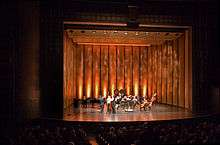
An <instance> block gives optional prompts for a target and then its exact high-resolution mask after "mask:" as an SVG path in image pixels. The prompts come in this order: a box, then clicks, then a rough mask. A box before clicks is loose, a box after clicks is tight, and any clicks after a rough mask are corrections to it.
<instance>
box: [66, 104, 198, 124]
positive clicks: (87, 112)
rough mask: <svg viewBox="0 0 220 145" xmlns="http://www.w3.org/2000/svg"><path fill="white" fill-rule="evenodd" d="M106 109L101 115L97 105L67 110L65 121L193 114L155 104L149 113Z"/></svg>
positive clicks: (190, 115) (121, 119) (180, 116)
mask: <svg viewBox="0 0 220 145" xmlns="http://www.w3.org/2000/svg"><path fill="white" fill-rule="evenodd" d="M106 112H107V111H106V107H105V109H104V111H103V113H100V110H99V107H98V105H94V107H92V106H89V107H87V108H81V107H80V108H78V109H76V108H74V109H73V108H69V109H67V110H66V111H65V113H64V118H63V119H64V120H66V121H94V122H121V121H156V120H173V119H184V118H191V117H193V116H194V115H193V113H192V112H191V111H188V110H186V109H183V108H179V107H175V106H170V105H164V104H155V105H154V106H153V108H152V109H151V110H150V111H140V110H139V108H136V109H135V110H134V111H132V112H125V111H122V110H119V111H118V112H117V113H116V114H112V113H106Z"/></svg>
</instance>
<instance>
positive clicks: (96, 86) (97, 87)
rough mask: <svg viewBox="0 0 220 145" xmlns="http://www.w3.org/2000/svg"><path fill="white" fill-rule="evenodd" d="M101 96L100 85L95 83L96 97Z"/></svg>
mask: <svg viewBox="0 0 220 145" xmlns="http://www.w3.org/2000/svg"><path fill="white" fill-rule="evenodd" d="M98 96H99V85H98V84H96V85H95V97H96V98H97V97H98Z"/></svg>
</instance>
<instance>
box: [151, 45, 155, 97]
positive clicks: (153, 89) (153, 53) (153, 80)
mask: <svg viewBox="0 0 220 145" xmlns="http://www.w3.org/2000/svg"><path fill="white" fill-rule="evenodd" d="M156 47H157V46H156V45H155V46H153V48H152V76H153V77H152V82H153V84H152V91H151V96H152V94H153V93H154V92H155V91H156V89H157V78H156V75H157V71H156V69H157V68H156V64H157V63H156ZM151 96H150V97H151Z"/></svg>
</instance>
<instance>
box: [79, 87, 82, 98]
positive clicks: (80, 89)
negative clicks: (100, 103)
mask: <svg viewBox="0 0 220 145" xmlns="http://www.w3.org/2000/svg"><path fill="white" fill-rule="evenodd" d="M79 99H82V85H79Z"/></svg>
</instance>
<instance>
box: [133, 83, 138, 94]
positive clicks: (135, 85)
mask: <svg viewBox="0 0 220 145" xmlns="http://www.w3.org/2000/svg"><path fill="white" fill-rule="evenodd" d="M134 95H135V96H138V83H135V84H134Z"/></svg>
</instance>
